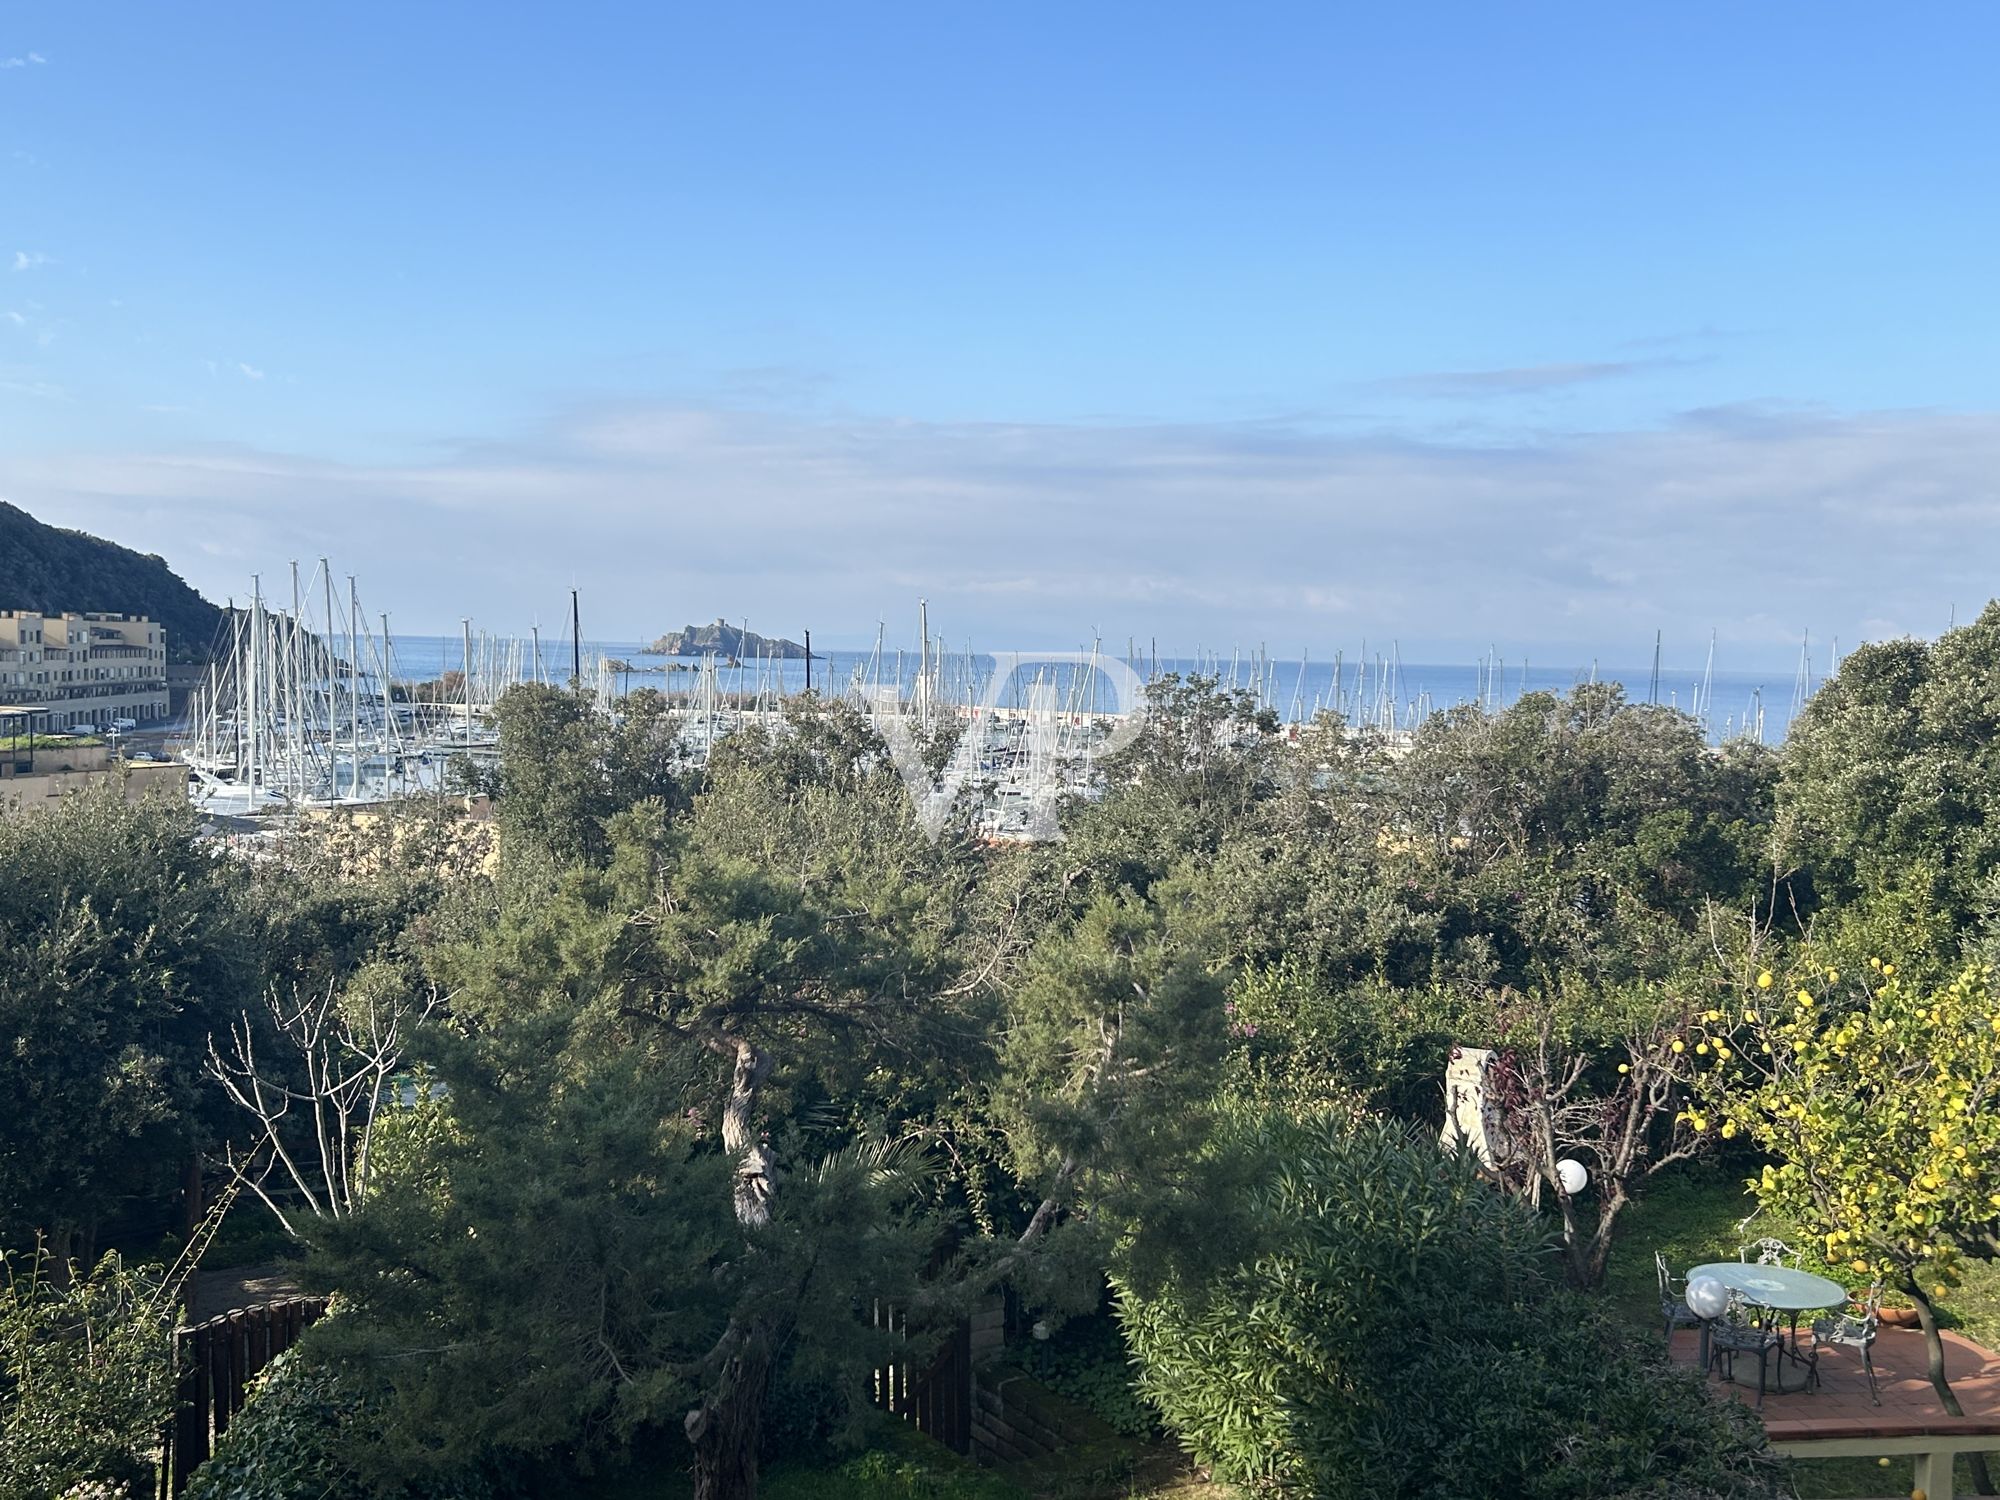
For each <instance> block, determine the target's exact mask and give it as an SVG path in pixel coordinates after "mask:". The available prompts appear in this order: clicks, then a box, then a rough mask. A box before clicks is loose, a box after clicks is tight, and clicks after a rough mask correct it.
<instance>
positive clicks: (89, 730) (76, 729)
mask: <svg viewBox="0 0 2000 1500" xmlns="http://www.w3.org/2000/svg"><path fill="white" fill-rule="evenodd" d="M69 732H70V733H71V734H95V733H97V726H96V725H95V724H72V725H70V726H69Z"/></svg>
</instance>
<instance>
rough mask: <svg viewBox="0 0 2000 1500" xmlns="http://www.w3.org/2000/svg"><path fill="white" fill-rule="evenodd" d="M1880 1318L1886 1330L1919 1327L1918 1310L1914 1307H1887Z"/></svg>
mask: <svg viewBox="0 0 2000 1500" xmlns="http://www.w3.org/2000/svg"><path fill="white" fill-rule="evenodd" d="M1880 1317H1881V1320H1882V1326H1883V1327H1884V1328H1915V1327H1917V1310H1916V1309H1915V1308H1914V1307H1885V1308H1883V1309H1882V1311H1881V1314H1880Z"/></svg>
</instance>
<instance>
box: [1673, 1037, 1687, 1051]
mask: <svg viewBox="0 0 2000 1500" xmlns="http://www.w3.org/2000/svg"><path fill="white" fill-rule="evenodd" d="M1687 1045H1688V1044H1687V1043H1686V1042H1684V1041H1681V1040H1680V1039H1679V1038H1678V1037H1676V1038H1675V1039H1674V1051H1676V1052H1685V1051H1687Z"/></svg>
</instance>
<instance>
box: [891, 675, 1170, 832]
mask: <svg viewBox="0 0 2000 1500" xmlns="http://www.w3.org/2000/svg"><path fill="white" fill-rule="evenodd" d="M1024 668H1028V669H1033V670H1034V672H1035V678H1034V681H1033V683H1031V684H1029V685H1028V688H1027V692H1026V695H1025V697H1024V696H1023V694H1022V691H1021V688H1020V686H1019V685H1017V679H1018V678H1019V677H1020V675H1021V672H1022V670H1023V669H1024ZM1064 668H1067V669H1069V676H1068V681H1067V684H1063V683H1062V681H1061V669H1064ZM1045 672H1046V674H1047V678H1048V680H1046V681H1045V680H1044V673H1045ZM1099 677H1101V678H1102V679H1103V681H1102V682H1098V681H1093V680H1092V679H1093V678H1099ZM1086 682H1088V683H1089V685H1090V691H1089V694H1088V703H1087V705H1086V703H1085V702H1084V692H1083V691H1082V685H1083V684H1084V683H1086ZM1106 684H1108V685H1109V687H1110V697H1111V699H1112V703H1113V706H1111V707H1104V706H1103V705H1102V699H1103V697H1104V693H1103V691H1102V689H1103V688H1104V686H1105V685H1106ZM1010 687H1012V688H1013V689H1014V702H1013V703H1012V704H1011V705H1009V706H1006V707H1003V706H1002V702H1003V700H1004V699H1005V698H1006V697H1007V694H1008V690H1009V688H1010ZM927 691H928V685H927V684H925V683H921V682H920V683H919V684H918V685H917V690H916V696H915V698H914V699H913V700H907V701H906V700H905V699H904V698H903V697H902V690H901V688H900V687H899V686H896V685H890V684H885V685H883V686H881V687H878V688H877V689H876V696H875V699H874V701H873V702H872V703H871V704H870V705H869V707H870V709H871V711H872V712H873V715H874V718H875V722H876V726H877V728H878V729H879V730H880V731H881V734H882V738H883V739H884V740H885V741H886V742H887V743H888V746H889V754H890V756H891V757H892V758H893V759H894V761H895V764H896V770H897V772H898V773H899V774H900V775H901V776H902V778H903V785H904V786H905V787H907V788H908V789H909V793H910V803H911V806H912V808H913V809H914V810H915V812H916V818H917V826H918V827H919V828H921V829H922V830H923V831H924V834H925V836H926V837H928V838H930V839H931V840H932V841H933V842H935V841H936V839H937V838H938V836H939V835H940V834H941V833H943V832H944V826H945V824H946V822H947V821H949V819H950V817H951V812H952V809H953V808H954V807H956V806H957V805H958V801H959V799H960V797H962V796H963V795H964V793H965V791H966V789H967V788H968V787H987V786H991V787H992V789H993V796H994V799H995V801H994V804H993V805H992V806H991V807H990V808H989V809H988V811H989V813H990V815H991V816H992V818H993V819H994V822H993V825H992V828H993V831H994V832H996V833H999V834H1001V835H1003V836H1006V837H1013V838H1023V839H1051V838H1054V837H1055V836H1056V812H1057V809H1058V808H1059V806H1060V805H1061V803H1062V800H1063V798H1064V797H1065V796H1067V795H1070V794H1071V793H1072V792H1074V791H1075V790H1077V789H1080V788H1081V787H1083V786H1085V785H1087V784H1088V781H1089V777H1090V775H1091V771H1092V768H1093V766H1094V763H1095V762H1096V761H1098V760H1100V759H1102V758H1103V757H1105V756H1107V755H1111V754H1113V753H1115V752H1116V751H1118V750H1121V749H1123V748H1124V747H1125V746H1127V745H1129V744H1131V743H1132V741H1133V740H1134V739H1136V738H1137V737H1138V735H1139V731H1140V728H1141V726H1142V724H1143V722H1144V714H1145V708H1146V684H1145V682H1144V680H1143V679H1141V678H1140V676H1139V674H1138V673H1137V672H1135V671H1133V670H1132V668H1131V667H1130V666H1129V665H1128V664H1127V663H1125V662H1123V661H1119V660H1118V659H1116V658H1115V657H1104V656H1100V655H1097V654H1096V653H1093V652H1088V651H1007V652H1001V653H999V654H997V655H995V657H994V658H993V674H992V676H990V677H989V678H988V679H987V681H986V692H985V695H984V697H983V698H982V699H981V701H979V702H978V703H976V704H964V703H961V704H941V703H935V702H927V701H926V694H927ZM944 717H957V718H959V719H960V720H961V722H962V725H963V728H962V732H961V733H960V735H959V739H958V744H957V746H956V747H955V748H954V749H953V751H952V754H951V759H950V760H949V761H947V762H946V764H945V767H944V770H943V772H942V774H941V775H938V776H935V777H933V776H932V774H931V770H930V767H929V766H927V765H925V764H924V758H923V748H922V746H921V745H919V744H918V742H917V735H916V732H915V727H914V725H915V722H916V721H918V720H929V721H930V722H933V723H935V722H937V721H938V720H939V719H941V718H944ZM996 734H997V736H998V738H997V739H996Z"/></svg>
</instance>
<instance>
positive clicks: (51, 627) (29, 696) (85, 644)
mask: <svg viewBox="0 0 2000 1500" xmlns="http://www.w3.org/2000/svg"><path fill="white" fill-rule="evenodd" d="M30 703H32V704H34V705H36V706H37V707H38V708H42V709H46V710H47V713H48V719H47V727H48V728H50V729H75V728H77V727H79V726H81V725H89V726H91V727H92V728H95V729H99V730H103V729H108V728H110V727H111V726H112V725H114V724H116V723H117V722H118V720H120V719H130V720H132V721H133V722H134V723H135V724H146V723H150V722H152V721H153V720H156V719H164V718H166V717H167V632H166V629H165V627H164V626H162V625H160V624H159V623H157V622H156V621H153V620H149V619H147V618H146V617H145V616H144V615H113V614H97V613H89V612H86V613H82V614H70V613H64V614H59V615H44V614H38V613H36V612H35V611H33V610H25V609H5V610H0V708H6V707H10V706H16V705H23V704H30Z"/></svg>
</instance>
